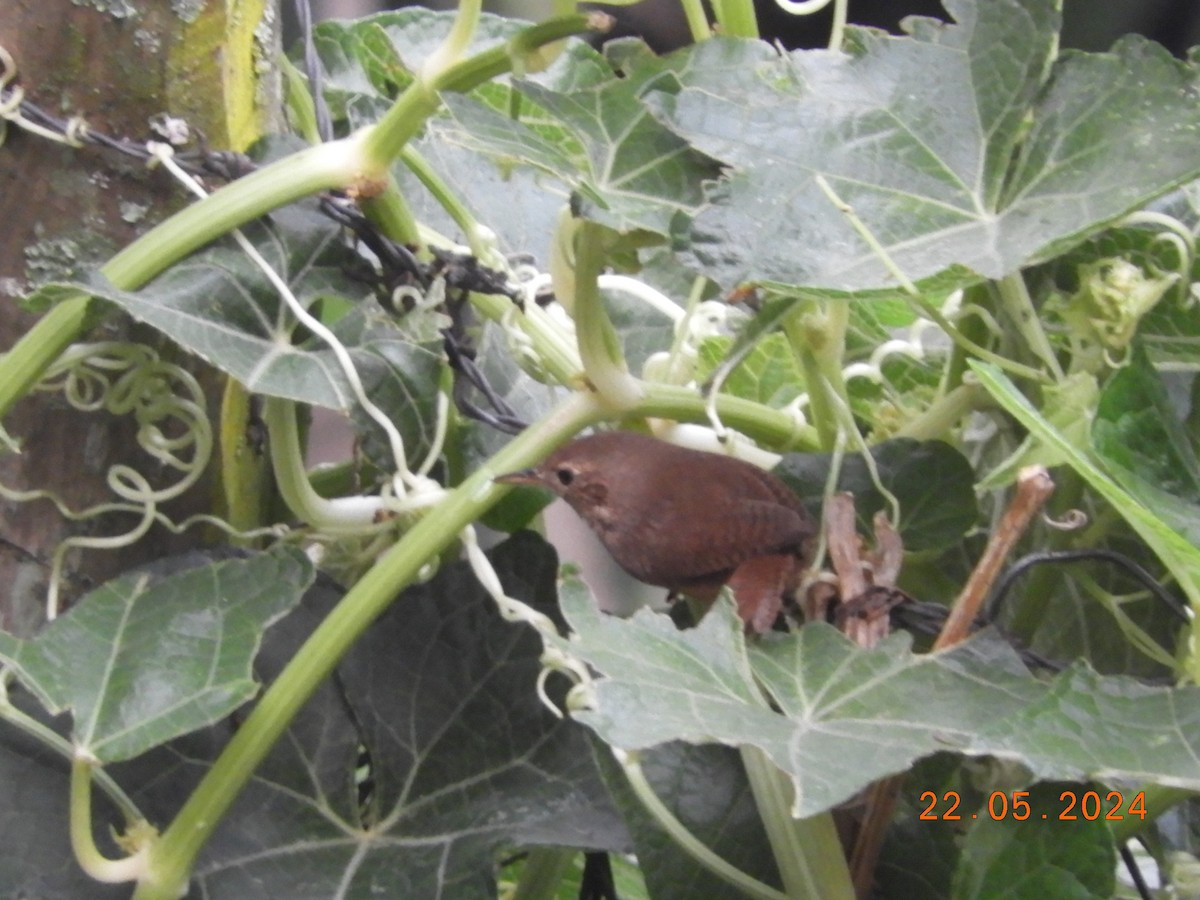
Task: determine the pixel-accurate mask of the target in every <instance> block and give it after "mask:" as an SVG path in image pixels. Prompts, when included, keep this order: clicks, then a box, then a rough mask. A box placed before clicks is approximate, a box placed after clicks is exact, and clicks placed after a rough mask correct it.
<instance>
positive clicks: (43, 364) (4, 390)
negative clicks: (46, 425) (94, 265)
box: [0, 293, 92, 418]
mask: <svg viewBox="0 0 1200 900" xmlns="http://www.w3.org/2000/svg"><path fill="white" fill-rule="evenodd" d="M91 305H92V298H91V297H89V296H88V295H87V294H84V293H79V294H76V295H74V296H72V297H70V298H68V299H66V300H62V301H61V302H59V304H58V305H57V306H55V307H54V308H53V309H51V310H50V311H49V312H47V313H46V314H45V315H44V316H42V317H41V318H40V319H38V321H37V322H36V323H34V326H33V327H32V328H30V329H29V330H28V331H27V332H25V334H24V335H23V336H22V338H21V340H19V341H17V343H16V344H15V345H13V348H12V349H11V350H9V351H8V352H7V353H5V354H4V355H2V356H0V418H3V417H4V416H6V415H7V414H8V411H9V410H10V409H12V407H13V404H14V403H16V402H17V401H18V400H20V399H21V398H22V397H24V396H25V395H26V394H27V393H29V390H30V388H32V387H33V386H34V385H35V384H37V383H38V382H39V381H41V379H42V375H43V374H45V372H46V370H47V369H48V368H50V366H51V364H53V362H54V361H55V360H56V359H58V358H59V356H61V355H62V353H63V351H64V350H66V349H67V348H68V347H69V346H71V344H73V343H74V342H75V341H77V340H79V337H80V335H82V334H83V333H84V331H86V330H87V327H88V322H89V321H90V319H91V316H90V315H89V312H90V310H91Z"/></svg>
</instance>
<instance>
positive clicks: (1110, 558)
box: [984, 550, 1192, 625]
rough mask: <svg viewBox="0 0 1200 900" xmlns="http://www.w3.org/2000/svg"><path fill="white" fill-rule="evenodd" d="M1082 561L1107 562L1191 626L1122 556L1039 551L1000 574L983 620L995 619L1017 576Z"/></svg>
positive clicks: (1152, 581)
mask: <svg viewBox="0 0 1200 900" xmlns="http://www.w3.org/2000/svg"><path fill="white" fill-rule="evenodd" d="M1083 560H1103V561H1104V562H1110V563H1113V564H1114V565H1116V566H1119V567H1120V568H1122V569H1124V570H1125V571H1126V572H1127V573H1128V574H1129V575H1130V576H1131V577H1132V578H1133V579H1134V580H1135V581H1137V582H1139V583H1140V584H1141V585H1142V587H1144V588H1145V589H1146V590H1148V591H1150V593H1152V594H1153V595H1154V596H1155V597H1157V598H1158V599H1159V600H1160V601H1161V602H1162V603H1164V604H1165V605H1166V606H1167V608H1168V609H1170V610H1171V612H1173V613H1174V614H1175V616H1176V617H1177V618H1178V619H1179V620H1180V621H1181V622H1183V623H1184V624H1185V625H1187V624H1191V621H1192V618H1191V615H1190V614H1189V612H1188V610H1187V608H1186V607H1185V606H1184V605H1183V604H1182V603H1180V602H1179V601H1178V600H1177V599H1175V597H1174V596H1173V595H1172V594H1171V593H1170V592H1169V591H1167V590H1166V589H1165V588H1164V587H1163V586H1162V585H1161V584H1159V583H1158V582H1157V581H1155V579H1154V576H1153V575H1151V574H1150V573H1149V572H1147V571H1146V570H1145V569H1144V568H1142V567H1141V566H1140V565H1138V564H1137V563H1136V562H1134V561H1133V560H1132V559H1130V558H1129V557H1128V556H1125V555H1124V554H1123V553H1117V552H1116V551H1114V550H1043V551H1040V552H1038V553H1030V554H1028V555H1027V556H1023V557H1021V558H1020V559H1019V560H1017V561H1016V562H1015V563H1013V564H1012V565H1011V566H1009V568H1008V571H1007V572H1005V573H1004V577H1003V578H1001V579H1000V581H999V582H998V583H997V585H996V588H995V591H994V592H993V593H992V598H991V599H990V600H989V601H988V603H987V605H986V606H985V607H984V618H985V619H987V620H988V621H992V620H994V619H995V618H996V609H997V608H998V607H999V605H1000V603H1001V601H1002V600H1003V599H1004V595H1005V594H1007V593H1008V592H1009V590H1011V589H1012V586H1013V584H1015V583H1016V580H1017V579H1018V578H1019V577H1021V575H1023V574H1025V572H1027V571H1028V570H1029V569H1032V568H1033V567H1034V566H1040V565H1042V564H1044V563H1065V562H1081V561H1083Z"/></svg>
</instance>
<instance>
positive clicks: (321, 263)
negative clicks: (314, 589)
mask: <svg viewBox="0 0 1200 900" xmlns="http://www.w3.org/2000/svg"><path fill="white" fill-rule="evenodd" d="M245 231H246V233H247V236H248V237H249V238H250V239H251V241H252V242H253V243H254V244H255V245H256V247H257V248H258V250H259V251H260V252H261V253H262V254H263V256H265V257H266V259H267V261H268V262H269V263H270V264H271V265H272V267H273V268H274V269H275V271H276V272H278V273H279V274H280V275H281V277H282V278H283V280H284V281H286V282H287V284H288V285H289V287H290V288H291V289H292V291H293V293H294V294H295V295H296V297H297V299H298V300H299V301H300V302H301V303H302V304H303V305H304V306H306V307H308V308H310V310H311V309H312V307H313V305H314V304H317V303H319V302H321V301H323V300H327V299H330V298H337V299H339V300H345V301H346V302H348V303H351V304H352V307H351V311H350V312H349V313H347V314H346V315H344V316H343V317H342V318H341V319H340V320H339V321H338V322H337V323H336V324H335V325H334V326H333V331H334V333H335V334H336V335H337V336H338V337H339V339H340V340H341V341H342V343H343V344H344V345H346V347H347V349H348V351H349V353H350V357H351V359H352V360H353V362H354V365H355V368H356V369H357V371H358V373H359V376H360V378H361V379H362V381H363V383H364V386H365V387H366V390H367V394H368V395H369V396H371V397H372V398H373V399H374V400H375V401H376V403H377V404H379V405H381V406H382V408H383V409H384V411H385V412H386V413H388V415H389V417H390V418H391V419H392V420H393V421H394V422H396V424H397V426H398V427H399V428H400V429H401V434H403V435H404V437H405V438H406V440H407V441H408V450H409V452H410V454H412V455H413V456H414V457H417V456H419V454H420V453H421V452H422V451H423V449H424V447H425V446H427V441H428V439H429V437H430V436H431V435H432V433H433V428H434V421H435V417H436V396H435V394H434V393H433V392H432V391H430V390H428V386H429V384H431V383H436V381H437V377H438V372H439V368H440V363H441V352H440V344H439V343H433V342H417V341H415V340H414V339H413V338H412V337H411V336H410V332H411V331H412V330H414V329H412V328H411V327H410V326H408V325H407V324H406V323H404V322H397V321H396V320H395V319H394V318H393V317H392V316H391V315H389V314H388V313H386V312H385V311H384V310H383V309H382V308H381V307H380V306H379V305H378V304H377V303H375V301H374V300H373V299H369V297H368V296H367V292H366V290H365V289H364V287H363V285H362V284H361V283H359V282H355V281H353V280H352V279H351V278H350V277H349V276H348V275H347V270H348V268H349V267H351V266H352V265H353V264H354V263H356V262H361V260H360V259H359V258H358V257H356V256H354V255H353V254H351V253H350V252H349V251H348V250H347V248H346V247H345V245H344V243H343V241H342V239H341V235H340V232H339V229H338V228H337V226H336V225H334V224H333V223H332V222H331V221H330V220H329V219H327V218H326V217H324V216H322V215H320V214H319V213H318V212H317V211H316V209H315V208H314V207H313V206H312V205H310V204H298V205H294V206H288V207H285V208H283V209H279V210H276V211H275V212H273V213H272V214H271V218H270V221H269V224H268V225H267V226H266V227H251V228H247V229H245ZM73 287H78V288H79V289H81V290H85V291H87V292H89V293H91V294H93V295H94V296H96V297H100V298H102V299H104V300H108V301H111V302H113V303H115V304H117V305H118V306H120V307H121V308H123V309H124V310H125V311H126V312H128V313H129V314H130V315H132V316H133V317H134V318H136V319H139V320H140V321H142V322H145V323H146V324H148V325H150V326H152V327H154V328H155V329H157V330H158V331H160V332H162V333H163V334H165V335H166V336H167V337H169V338H170V339H171V340H173V341H175V342H176V343H177V344H179V345H180V346H181V347H183V348H184V349H186V350H188V351H190V352H191V353H193V354H195V355H196V356H198V357H200V358H201V359H203V360H205V361H207V362H208V363H210V364H212V365H213V366H216V367H217V368H218V369H221V370H222V371H223V372H226V373H227V374H229V375H231V376H232V377H233V378H236V379H237V380H238V381H240V382H241V383H242V384H243V385H245V387H246V388H247V389H248V390H250V391H252V392H254V393H258V394H266V395H268V396H273V397H283V398H286V399H289V400H295V401H298V402H300V403H310V404H313V405H315V406H324V407H328V408H331V409H342V410H346V409H353V408H355V407H356V406H357V403H356V401H355V399H354V395H353V393H352V391H351V388H350V384H349V382H348V381H347V380H346V377H345V375H344V374H343V372H342V369H341V367H340V366H339V365H338V362H337V359H336V358H335V357H334V354H333V352H332V351H331V350H330V349H329V348H328V346H327V345H326V344H325V343H324V342H323V341H320V340H318V339H316V338H314V337H312V336H311V335H309V334H308V333H307V332H306V331H305V330H304V329H302V328H300V327H299V326H298V324H297V322H296V320H295V318H294V316H293V315H292V313H291V312H290V311H289V310H288V309H287V307H286V306H285V305H284V303H283V301H282V299H281V298H280V297H279V294H278V292H277V291H276V290H275V289H274V287H272V285H271V284H270V282H269V281H268V280H267V278H266V276H265V275H264V274H263V273H262V271H261V270H259V269H258V267H257V266H255V265H254V263H253V262H251V260H250V259H249V257H247V256H246V254H245V253H244V252H243V251H242V250H241V248H240V247H238V246H237V245H236V244H234V243H233V242H232V241H221V242H218V243H216V244H214V245H212V246H211V247H209V248H207V249H205V250H203V251H201V252H199V253H197V254H195V255H193V256H192V257H190V258H189V259H188V260H187V261H185V262H183V263H180V264H179V265H177V266H174V267H172V268H171V269H169V270H168V271H167V272H166V273H165V274H163V275H161V276H160V277H158V278H156V279H155V280H154V281H152V282H150V283H149V284H148V285H146V286H145V287H144V288H142V289H141V290H139V291H132V292H131V291H121V290H117V289H116V288H114V287H113V286H112V285H111V284H110V283H109V282H107V281H103V280H98V283H90V284H86V285H76V286H73ZM59 289H60V290H61V289H62V286H59ZM413 315H422V313H419V312H418V313H414V314H413ZM387 468H388V469H390V468H391V465H390V463H389V464H388V466H387Z"/></svg>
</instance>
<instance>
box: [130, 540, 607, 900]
mask: <svg viewBox="0 0 1200 900" xmlns="http://www.w3.org/2000/svg"><path fill="white" fill-rule="evenodd" d="M489 556H490V558H491V560H492V564H493V565H494V566H495V568H496V571H497V573H498V574H499V576H500V579H501V582H502V583H503V584H504V587H505V590H506V591H507V592H508V593H509V594H510V595H512V596H514V597H517V598H518V599H520V600H522V601H524V602H526V603H529V604H531V605H533V606H534V607H535V608H537V609H539V610H541V611H542V612H545V613H547V614H553V612H554V583H555V578H556V576H557V569H558V565H557V560H556V558H555V555H554V552H553V550H552V549H551V548H550V547H549V545H547V544H546V543H545V542H544V541H542V540H541V539H540V538H538V537H536V536H534V535H532V534H528V533H526V534H522V535H520V536H518V537H516V538H513V539H511V540H509V541H507V542H505V543H504V544H503V545H501V546H500V547H498V548H496V549H495V550H493V551H491V552H490V553H489ZM319 587H320V585H319ZM338 593H339V592H337V591H331V590H330V589H329V587H328V585H327V584H326V585H325V586H324V587H322V589H321V590H320V591H314V592H312V593H310V594H309V596H307V597H306V598H305V603H304V605H303V606H302V607H301V608H300V609H298V610H297V611H296V612H295V613H294V614H292V615H290V616H288V617H287V618H286V619H285V620H283V621H282V622H280V623H279V625H278V626H276V627H275V628H273V629H272V630H271V632H270V633H269V634H268V639H267V642H266V644H265V646H264V649H263V653H262V654H261V657H260V659H261V670H262V672H263V674H264V677H265V678H267V679H269V678H272V677H274V676H275V675H277V674H278V672H279V671H280V670H281V669H282V668H283V666H284V665H285V664H286V663H287V661H288V660H289V659H290V658H291V657H292V656H293V654H294V653H295V650H296V648H297V647H298V646H299V644H300V643H301V642H302V641H303V640H304V639H305V638H306V637H307V636H308V634H309V633H310V632H311V630H312V628H313V627H315V625H316V624H317V622H319V621H320V620H321V619H322V618H323V617H324V616H325V615H326V614H327V612H328V610H329V608H330V607H331V606H332V604H333V603H335V602H336V601H337V599H338ZM540 652H541V643H540V641H539V640H538V638H537V636H536V635H535V634H534V633H533V631H532V630H531V629H529V628H527V627H526V626H524V625H520V624H514V623H511V622H506V621H504V620H503V619H502V618H501V617H500V615H499V613H498V612H497V610H496V606H495V603H494V602H493V601H492V600H491V598H490V597H489V596H488V595H487V594H486V593H485V592H484V591H483V589H482V588H481V587H480V586H479V583H478V582H477V581H476V580H475V577H474V575H473V574H472V573H471V570H470V569H469V567H468V566H467V565H466V564H464V563H455V564H453V565H449V566H445V567H443V568H442V569H441V570H440V571H439V572H438V574H437V575H436V576H434V578H432V579H431V580H430V581H428V582H426V583H424V584H422V585H419V586H415V587H411V588H409V589H408V590H406V591H404V592H403V593H402V594H401V595H400V596H399V597H398V598H397V599H396V602H395V603H394V604H393V605H392V606H391V607H390V608H389V609H388V611H387V612H386V613H384V614H383V616H382V617H381V618H380V619H379V620H378V621H377V622H375V623H374V624H373V625H372V626H371V629H370V630H369V631H368V632H367V633H366V634H365V635H363V637H362V638H361V639H360V640H359V641H357V642H356V643H355V645H354V647H353V648H352V650H351V651H350V653H349V654H347V656H346V657H345V658H344V659H343V660H342V662H341V663H340V664H339V665H338V668H337V671H336V675H335V676H334V678H332V679H330V680H329V681H328V682H326V683H325V684H324V685H323V686H322V687H321V688H320V689H319V690H318V692H317V693H316V694H315V695H314V697H313V698H312V699H311V700H310V701H309V702H308V703H307V704H306V706H305V707H304V709H303V711H302V712H301V713H300V715H299V716H298V717H297V718H296V719H295V720H294V721H293V722H292V723H291V725H290V726H289V728H288V731H287V734H286V736H285V737H284V739H283V740H281V741H280V742H279V743H278V744H277V745H276V746H275V748H274V749H273V750H272V752H271V755H270V756H269V757H268V759H267V760H266V761H265V762H264V763H263V765H262V766H261V768H260V769H259V771H258V773H257V774H256V776H255V778H254V779H253V780H252V781H251V782H250V783H249V784H248V785H247V787H246V789H245V790H244V792H243V793H242V795H241V796H240V797H239V798H238V801H237V803H236V805H235V806H234V808H233V809H232V811H231V813H230V815H229V816H228V818H227V819H226V820H225V821H224V822H222V824H221V825H220V827H219V828H218V829H217V831H216V832H215V834H214V836H213V838H212V840H211V842H210V843H209V844H208V845H207V847H206V849H205V851H204V855H203V857H202V858H201V860H200V861H199V863H198V866H197V868H196V870H195V872H194V879H193V884H194V886H195V887H194V889H195V890H196V891H198V892H200V893H202V894H203V895H204V896H207V897H230V898H233V897H333V896H345V897H367V896H382V897H398V898H399V897H413V898H416V897H421V898H431V900H433V898H439V897H440V898H446V900H485V898H494V897H495V890H496V888H495V882H494V865H495V861H496V859H497V856H498V855H499V854H500V853H508V852H511V851H512V850H513V849H514V848H520V847H531V846H568V847H570V846H576V847H586V848H589V849H604V850H610V851H625V850H626V849H627V848H628V843H629V836H628V832H627V831H626V829H625V826H624V825H623V823H622V822H621V819H620V817H619V816H618V815H617V813H616V811H615V810H614V809H613V807H612V805H611V803H610V801H609V798H608V793H607V790H606V789H605V787H604V784H603V783H602V781H601V779H600V777H599V773H598V769H597V761H596V759H595V758H594V753H596V752H597V751H596V749H595V747H594V746H593V745H594V740H593V739H592V738H591V736H590V735H589V734H588V733H587V731H586V730H585V729H583V728H581V727H580V726H578V725H577V724H575V723H572V722H571V721H569V720H563V719H560V718H557V717H556V716H554V715H553V714H552V713H551V712H550V711H549V710H548V709H547V708H546V707H545V706H543V705H542V703H541V701H540V700H539V699H538V696H537V693H536V688H535V685H536V682H537V676H538V672H539V669H540V665H539V663H538V657H539V655H540ZM555 687H556V686H555V685H554V683H553V682H552V683H551V690H552V693H554V692H555ZM557 687H559V688H561V685H559V686H557ZM559 699H561V697H560V698H559ZM226 738H227V728H214V729H212V730H211V731H209V732H204V733H201V734H197V735H192V736H189V737H187V738H185V739H182V740H180V741H177V742H175V743H174V744H172V745H171V746H170V747H168V748H164V749H163V750H160V751H156V754H155V755H154V757H152V758H150V759H147V760H145V761H144V768H141V769H139V770H138V771H139V772H140V773H141V774H140V779H141V780H140V781H139V782H138V783H137V787H136V790H134V791H133V794H134V796H135V798H136V799H137V801H138V803H139V805H140V806H141V807H142V808H143V810H144V811H146V812H147V814H148V815H150V816H151V818H153V819H155V820H168V819H169V817H170V815H172V814H173V811H174V809H176V808H177V807H178V803H179V801H180V799H181V798H180V794H184V795H186V791H187V789H188V786H189V784H190V783H191V782H192V781H193V780H195V779H196V778H198V777H199V775H200V774H202V773H203V772H204V771H205V769H206V768H207V766H208V764H209V762H210V760H211V759H213V758H214V757H215V756H216V754H217V753H218V752H219V751H220V749H221V746H222V745H223V743H224V741H225V739H226ZM139 762H143V761H139ZM114 774H116V775H117V776H118V777H121V776H122V774H123V773H122V772H121V771H119V770H118V771H117V772H115V773H114Z"/></svg>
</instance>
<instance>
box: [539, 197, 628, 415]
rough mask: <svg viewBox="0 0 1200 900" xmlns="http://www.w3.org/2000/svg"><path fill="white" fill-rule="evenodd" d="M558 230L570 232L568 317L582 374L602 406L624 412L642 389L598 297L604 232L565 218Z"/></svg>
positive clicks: (576, 220)
mask: <svg viewBox="0 0 1200 900" xmlns="http://www.w3.org/2000/svg"><path fill="white" fill-rule="evenodd" d="M562 227H566V228H570V229H572V230H571V235H572V242H571V246H572V249H573V251H574V260H575V265H574V269H575V277H574V283H575V301H574V304H573V308H572V310H571V314H572V316H573V317H574V319H575V334H576V337H577V338H578V340H579V358H580V359H581V360H582V361H583V371H584V374H585V375H586V377H587V379H588V382H589V383H590V384H591V385H592V387H594V388H595V389H596V393H597V394H598V395H599V397H600V400H601V401H602V402H603V403H605V404H607V405H608V406H610V407H611V408H613V409H614V410H623V409H628V408H630V407H631V406H633V405H634V404H635V403H637V401H638V400H639V399H640V398H641V397H642V395H643V390H642V386H641V384H640V383H639V382H638V380H637V379H636V378H634V377H633V376H632V375H630V374H629V369H628V367H627V366H626V365H625V357H624V354H623V353H622V351H621V342H620V339H619V338H618V337H617V332H616V329H615V328H613V325H612V322H611V321H610V320H609V318H608V312H607V310H605V308H604V298H603V297H602V296H601V295H600V283H599V279H600V272H601V271H602V269H603V267H604V261H605V260H604V244H605V237H606V234H605V229H604V227H603V226H602V225H597V224H596V223H594V222H589V221H587V220H585V219H574V220H567V219H566V218H565V217H564V218H563V219H561V220H560V228H562ZM559 240H562V239H561V238H560V239H559ZM555 287H556V288H557V284H556V285H555Z"/></svg>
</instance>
